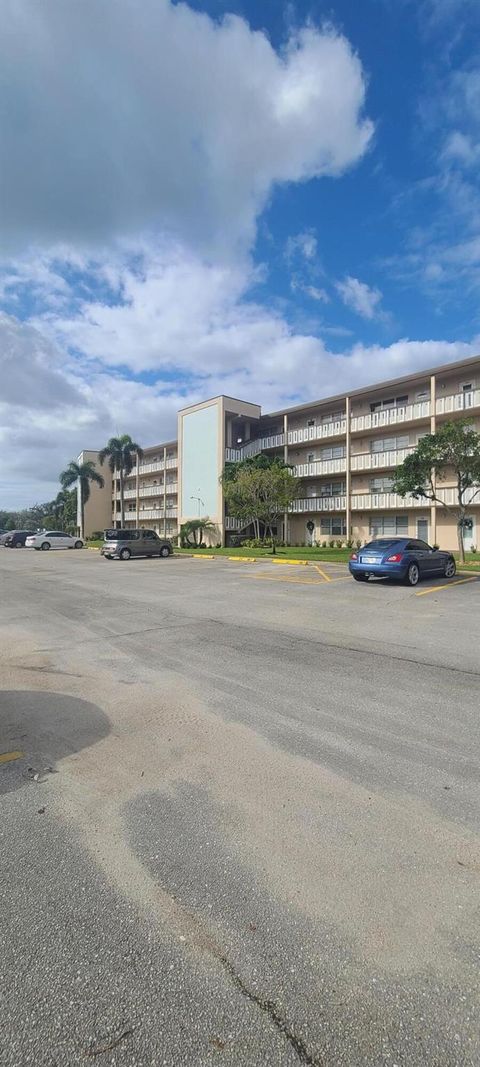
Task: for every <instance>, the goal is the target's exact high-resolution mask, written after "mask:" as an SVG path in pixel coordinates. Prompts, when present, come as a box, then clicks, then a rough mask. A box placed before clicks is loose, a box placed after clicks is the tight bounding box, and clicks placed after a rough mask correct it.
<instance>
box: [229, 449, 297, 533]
mask: <svg viewBox="0 0 480 1067" xmlns="http://www.w3.org/2000/svg"><path fill="white" fill-rule="evenodd" d="M229 467H231V465H229ZM236 468H237V469H236V470H234V471H232V470H231V469H229V470H228V471H227V472H224V475H223V478H222V484H223V492H224V497H225V502H226V504H227V507H228V511H229V514H230V515H232V516H233V517H234V518H236V519H238V520H239V521H240V522H241V523H242V524H243V525H244V526H247V525H249V523H253V527H254V530H255V536H256V537H258V536H259V533H260V525H262V526H263V528H264V531H265V532H268V533H269V536H270V539H271V544H272V552H273V553H274V554H275V535H274V532H273V530H274V527H275V526H276V525H277V523H278V521H279V519H280V518H281V516H282V515H283V514H284V513H285V512H287V511H288V510H289V508H290V506H291V504H292V503H293V501H294V500H295V498H296V496H297V493H298V488H299V482H298V479H297V478H295V476H294V474H293V473H292V469H291V467H288V466H286V465H285V463H283V462H282V461H281V460H278V459H276V460H275V459H274V460H273V461H270V462H268V463H267V464H248V463H247V462H246V461H244V462H243V463H239V464H237V465H236Z"/></svg>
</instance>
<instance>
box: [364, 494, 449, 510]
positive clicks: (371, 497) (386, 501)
mask: <svg viewBox="0 0 480 1067" xmlns="http://www.w3.org/2000/svg"><path fill="white" fill-rule="evenodd" d="M426 507H430V503H429V501H428V500H421V499H419V500H414V498H413V497H412V496H406V497H405V498H404V497H403V496H398V495H397V494H396V493H352V498H351V508H352V511H368V510H370V509H371V508H374V509H377V508H379V509H384V508H400V509H402V508H426Z"/></svg>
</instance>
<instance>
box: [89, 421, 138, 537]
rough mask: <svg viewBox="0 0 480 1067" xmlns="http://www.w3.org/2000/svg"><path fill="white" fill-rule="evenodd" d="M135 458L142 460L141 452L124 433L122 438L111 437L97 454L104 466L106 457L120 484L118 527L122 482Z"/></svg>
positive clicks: (121, 520) (121, 503) (131, 468)
mask: <svg viewBox="0 0 480 1067" xmlns="http://www.w3.org/2000/svg"><path fill="white" fill-rule="evenodd" d="M135 456H137V458H138V459H142V457H143V451H142V449H141V448H140V445H137V443H136V441H132V438H131V437H130V436H129V434H128V433H124V434H123V436H122V437H111V438H110V440H109V441H108V442H107V444H106V445H105V448H102V450H101V452H99V453H98V458H99V460H100V463H101V464H102V466H103V464H104V462H105V460H106V459H107V457H108V466H109V468H110V470H111V472H112V474H113V475H114V476H115V475H116V474H118V480H119V482H120V525H121V526H123V523H124V521H125V520H124V511H125V505H124V500H123V487H124V480H125V478H128V475H129V474H131V473H132V470H133V465H134V459H135Z"/></svg>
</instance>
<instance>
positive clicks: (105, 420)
mask: <svg viewBox="0 0 480 1067" xmlns="http://www.w3.org/2000/svg"><path fill="white" fill-rule="evenodd" d="M85 266H86V265H85V263H84V264H83V267H84V269H85ZM101 269H102V264H101V263H100V262H99V261H98V260H96V261H95V266H94V270H95V274H97V273H99V272H100V271H101ZM109 273H110V275H111V278H112V282H114V283H115V284H118V285H119V290H120V292H121V294H122V299H123V300H124V301H125V303H123V304H121V305H118V306H117V307H116V308H107V307H104V306H102V305H101V304H99V303H94V302H88V301H86V302H85V303H84V305H83V306H82V307H81V308H80V309H79V311H78V312H77V313H76V314H74V315H72V316H71V317H70V318H68V319H67V318H64V319H63V320H61V319H60V318H59V316H58V314H57V315H56V316H55V318H52V316H51V315H48V316H47V317H46V318H39V319H38V322H37V328H34V326H32V325H28V324H21V323H17V322H15V321H14V320H12V319H11V318H9V317H6V316H5V317H3V319H2V320H0V376H1V380H2V382H6V381H8V390H9V392H8V396H7V394H6V393H5V392H3V393H2V402H3V403H2V408H1V410H0V424H1V427H2V433H3V441H2V444H1V447H2V478H3V483H0V506H5V504H6V503H9V504H10V505H11V506H12V507H13V506H15V505H21V504H24V503H25V504H26V503H28V502H31V501H32V500H33V499H48V498H49V497H52V496H53V495H54V493H55V491H56V489H57V487H58V486H57V483H56V476H57V474H58V472H59V471H60V470H61V469H62V467H63V466H64V465H65V464H66V463H67V462H68V460H69V459H71V458H72V457H73V456H75V455H76V454H78V452H79V451H80V449H81V448H88V447H92V448H97V447H101V446H102V444H103V443H104V442H105V441H106V439H107V438H108V437H109V436H110V435H111V434H112V433H113V432H128V433H132V435H133V436H134V437H137V438H139V439H140V441H141V442H142V443H144V444H155V443H157V442H159V441H161V440H165V439H168V438H170V437H171V436H174V435H175V430H176V412H177V410H178V408H179V407H181V406H183V405H184V404H185V403H186V402H188V401H192V402H194V401H196V400H199V399H205V397H207V396H213V395H216V394H218V393H222V392H223V393H227V394H229V395H231V396H240V397H243V398H245V399H246V400H253V401H255V402H260V403H261V404H262V405H263V408H264V410H267V411H268V410H275V409H277V408H280V407H282V406H283V405H289V404H295V403H300V402H301V401H303V400H308V399H315V398H318V397H321V396H327V395H329V394H334V393H338V392H341V391H343V390H344V389H347V388H349V387H350V388H355V387H358V386H361V385H365V384H368V383H369V382H375V381H378V380H379V379H382V378H389V377H395V376H397V375H401V374H406V373H408V372H409V371H413V370H418V369H420V368H421V367H428V366H432V365H434V364H436V363H443V362H450V361H452V362H453V361H454V360H456V359H461V358H466V357H468V356H473V355H475V354H476V353H477V352H478V350H479V344H478V342H477V343H475V342H474V341H472V342H471V343H462V342H452V343H449V342H446V341H435V340H430V341H423V342H420V341H411V340H408V339H403V340H401V341H398V342H397V343H395V344H392V345H389V346H384V347H382V346H364V345H360V344H354V345H350V344H348V343H347V344H346V346H345V349H344V351H343V352H342V353H340V354H339V353H334V352H332V351H331V350H330V348H329V346H328V343H327V341H326V340H325V339H322V338H321V337H318V336H313V335H312V334H309V333H308V332H295V331H294V330H293V329H292V328H291V326H289V324H288V322H287V321H286V320H285V318H284V317H283V316H282V315H281V314H275V313H273V312H272V311H271V310H270V309H269V308H267V307H265V306H264V305H263V304H261V303H253V302H249V301H248V300H247V299H246V297H247V295H248V286H249V281H250V280H251V279H250V276H249V275H247V274H244V275H241V273H239V272H238V271H236V270H233V268H231V267H224V268H223V269H220V268H218V267H216V268H214V267H210V268H209V267H208V265H206V264H205V263H203V262H202V261H201V260H199V259H198V258H197V259H196V258H194V257H193V256H192V254H191V253H190V252H188V253H187V252H186V251H185V250H182V249H181V247H180V246H177V247H176V251H175V252H174V250H172V248H168V250H167V249H164V251H163V255H162V254H159V253H158V252H157V251H155V253H154V252H150V253H149V255H148V257H147V254H146V253H145V257H144V260H143V262H142V264H138V263H137V265H136V271H135V272H134V271H133V270H132V268H131V265H130V266H129V265H128V262H126V261H125V262H122V261H121V260H120V259H118V261H117V262H116V263H115V264H113V265H112V264H110V270H109ZM252 276H253V277H254V276H255V275H254V274H253V275H252ZM189 303H191V314H188V315H187V314H186V313H185V309H186V308H187V307H188V306H189ZM332 329H333V330H335V329H336V328H335V327H326V328H325V331H324V333H325V336H326V337H327V336H328V335H329V334H330V333H331V330H332ZM66 340H68V342H69V344H70V347H71V349H72V350H75V355H72V356H68V354H66V347H65V341H66ZM119 361H121V362H123V363H124V364H125V366H127V367H128V368H129V370H130V371H133V372H135V373H136V374H137V375H138V374H140V373H141V372H144V371H147V372H148V377H147V378H146V380H144V381H141V380H133V381H129V380H127V378H126V376H125V375H124V374H123V373H122V372H121V371H120V370H118V368H116V367H115V366H114V364H115V363H118V362H119Z"/></svg>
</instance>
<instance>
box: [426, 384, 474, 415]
mask: <svg viewBox="0 0 480 1067" xmlns="http://www.w3.org/2000/svg"><path fill="white" fill-rule="evenodd" d="M478 407H480V389H470V390H469V391H468V392H467V393H451V394H450V395H449V396H440V397H439V398H438V400H437V402H436V405H435V410H436V413H437V415H451V414H453V413H454V412H455V411H461V412H464V411H466V412H469V411H471V410H472V408H478Z"/></svg>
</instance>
